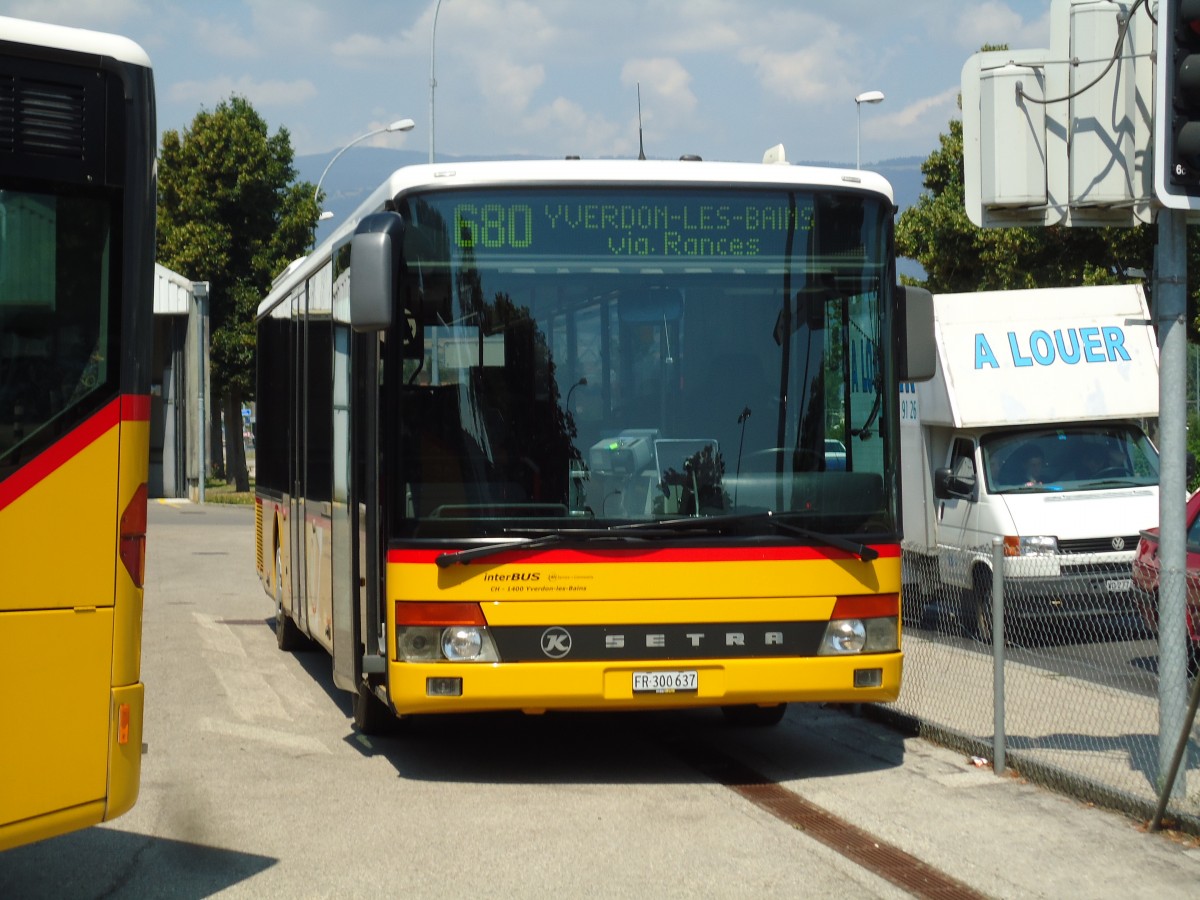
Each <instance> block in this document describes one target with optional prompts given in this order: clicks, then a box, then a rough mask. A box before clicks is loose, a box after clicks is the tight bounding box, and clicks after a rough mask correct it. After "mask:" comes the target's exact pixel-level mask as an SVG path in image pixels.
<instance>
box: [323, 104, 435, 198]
mask: <svg viewBox="0 0 1200 900" xmlns="http://www.w3.org/2000/svg"><path fill="white" fill-rule="evenodd" d="M414 125H416V123H415V122H413V120H412V119H397V120H396V121H395V122H392V124H390V125H386V126H384V127H383V128H376V129H375V130H374V131H368V132H367V133H366V134H360V135H359V136H358V137H356V138H355V139H354V140H352V141H351V142H350V143H348V144H347V145H346V146H345V147H343V148H342V149H341V150H339V151H338V152H337V153H335V154H333V159H331V160H330V161H329V164H328V165H326V166H325V171H324V172H322V173H321V177H320V178H318V179H317V189H316V190H315V191H313V202H314V203H319V202H320V200H319V198H320V196H321V183H322V182H323V181H324V180H325V176H326V175H328V174H329V169H330V167H331V166H332V165H333V164H334V163H335V162H337V158H338V157H339V156H341V155H342V154H343V153H345V152H346V151H347V150H349V149H350V148H351V147H353V146H354V145H355V144H357V143H359V142H360V141H365V140H366V139H367V138H371V137H375V135H377V134H384V133H385V132H391V131H412V130H413V126H414ZM321 218H322V219H328V218H332V213H331V214H330V215H328V216H327V215H325V213H321Z"/></svg>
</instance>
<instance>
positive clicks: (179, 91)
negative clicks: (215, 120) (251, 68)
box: [167, 75, 317, 107]
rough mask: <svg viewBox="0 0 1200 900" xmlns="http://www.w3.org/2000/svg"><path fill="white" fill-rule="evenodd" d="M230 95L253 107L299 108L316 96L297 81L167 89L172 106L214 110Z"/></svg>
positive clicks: (225, 80)
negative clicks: (199, 106) (180, 105)
mask: <svg viewBox="0 0 1200 900" xmlns="http://www.w3.org/2000/svg"><path fill="white" fill-rule="evenodd" d="M231 94H238V95H240V96H242V97H245V98H246V99H247V100H249V101H250V103H251V105H252V106H255V107H258V106H300V105H302V104H304V103H307V102H308V101H309V100H312V99H313V98H314V97H316V96H317V89H316V87H315V86H314V85H313V83H312V82H311V81H309V80H308V79H298V80H296V81H256V80H255V79H253V78H250V77H248V76H245V75H243V76H242V77H241V78H231V77H229V76H228V75H221V76H217V77H216V78H212V79H209V80H208V81H180V82H177V83H175V84H173V85H171V86H170V87H169V88H168V89H167V96H168V99H170V100H171V101H172V102H174V103H199V104H202V105H204V106H207V107H212V106H215V105H216V104H218V103H220V102H221V101H222V100H224V99H226V98H227V97H229V96H230V95H231Z"/></svg>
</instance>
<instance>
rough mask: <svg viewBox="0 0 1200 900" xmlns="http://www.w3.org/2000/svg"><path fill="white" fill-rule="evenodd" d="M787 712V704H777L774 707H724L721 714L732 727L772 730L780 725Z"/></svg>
mask: <svg viewBox="0 0 1200 900" xmlns="http://www.w3.org/2000/svg"><path fill="white" fill-rule="evenodd" d="M785 712H787V704H786V703H776V704H775V705H774V706H752V705H751V706H722V707H721V713H722V714H723V715H724V716H725V721H726V722H728V723H729V724H730V725H739V726H745V727H748V728H770V727H771V726H772V725H778V724H779V723H780V721H782V720H783V714H784V713H785Z"/></svg>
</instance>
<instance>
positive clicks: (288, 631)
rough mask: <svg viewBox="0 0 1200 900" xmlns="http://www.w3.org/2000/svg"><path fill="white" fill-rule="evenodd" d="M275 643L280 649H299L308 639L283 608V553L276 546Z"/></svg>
mask: <svg viewBox="0 0 1200 900" xmlns="http://www.w3.org/2000/svg"><path fill="white" fill-rule="evenodd" d="M275 643H276V644H278V645H279V649H280V650H287V651H293V650H299V649H301V648H302V647H304V646H306V645H307V643H308V642H307V640H306V639H305V637H304V635H303V634H301V633H300V629H299V628H297V627H296V623H295V622H293V621H292V620H291V617H289V616H288V614H287V613H286V612H284V610H283V554H282V553H281V552H280V550H279V547H278V546H276V548H275Z"/></svg>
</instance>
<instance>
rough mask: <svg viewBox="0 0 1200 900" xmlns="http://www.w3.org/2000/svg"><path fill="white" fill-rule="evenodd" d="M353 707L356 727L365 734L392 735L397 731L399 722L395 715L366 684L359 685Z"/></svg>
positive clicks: (360, 683) (361, 682)
mask: <svg viewBox="0 0 1200 900" xmlns="http://www.w3.org/2000/svg"><path fill="white" fill-rule="evenodd" d="M353 706H354V727H355V728H357V729H358V730H359V731H361V732H362V733H363V734H373V735H380V734H391V733H392V732H393V731H395V730H396V726H397V724H398V720H397V719H396V716H395V714H394V713H393V712H392V711H391V710H390V709H388V708H387V706H385V705H384V703H383V701H382V700H380V699H379V698H378V697H376V696H375V692H374V691H372V690H371V688H370V686H369V685H367V683H366V682H363V681H360V682H359V683H358V690H357V691H356V692H355V694H354V702H353Z"/></svg>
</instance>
